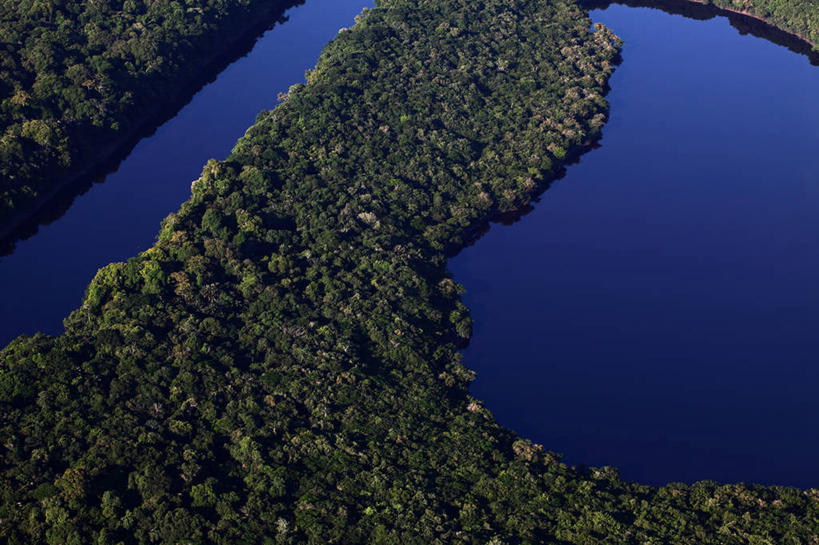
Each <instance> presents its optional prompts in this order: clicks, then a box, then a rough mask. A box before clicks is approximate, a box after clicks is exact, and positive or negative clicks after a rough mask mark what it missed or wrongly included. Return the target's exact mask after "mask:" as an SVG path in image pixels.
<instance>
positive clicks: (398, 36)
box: [0, 0, 819, 545]
mask: <svg viewBox="0 0 819 545" xmlns="http://www.w3.org/2000/svg"><path fill="white" fill-rule="evenodd" d="M127 3H128V2H126V4H127ZM619 48H620V41H619V39H618V38H617V37H616V36H615V35H614V34H612V33H611V32H610V31H609V30H608V29H606V28H604V27H602V26H599V25H598V26H596V27H595V28H594V29H592V28H591V22H590V20H589V17H588V14H587V13H586V12H585V11H584V10H583V9H581V8H580V7H579V6H578V5H577V4H576V3H574V2H573V1H570V0H481V1H475V0H379V1H378V2H377V7H376V8H375V9H373V10H369V11H367V12H365V13H364V14H362V16H361V17H359V22H358V23H357V24H356V25H355V26H354V27H352V28H351V29H349V30H345V31H342V32H341V33H340V34H339V36H338V37H337V38H336V39H335V40H334V41H333V42H331V43H330V44H329V45H328V46H327V48H326V49H325V51H324V52H323V54H322V56H321V58H320V59H319V61H318V64H317V66H316V68H315V69H314V70H312V71H310V72H308V74H307V82H306V83H305V84H299V85H295V86H293V87H292V88H291V90H290V92H289V93H288V94H287V96H286V97H283V102H282V104H280V105H279V106H278V107H277V108H276V109H274V110H272V111H267V112H263V113H262V114H260V115H259V117H258V119H257V123H256V124H255V125H254V126H253V127H252V128H251V129H249V130H248V132H247V134H246V135H245V136H244V137H243V138H242V139H241V140H240V141H239V142H238V144H237V145H236V147H235V148H234V150H233V153H232V154H231V155H230V157H228V158H227V159H226V160H224V161H211V162H209V163H208V164H207V165H206V166H205V167H204V170H203V172H202V175H201V177H200V178H199V179H197V180H196V181H195V182H194V183H193V185H192V188H191V189H192V195H191V198H190V200H189V201H188V202H186V203H184V204H183V205H182V207H181V209H180V210H179V212H178V213H175V214H172V215H171V216H169V217H168V218H167V219H166V220H165V221H164V222H163V224H162V226H161V230H160V232H159V234H158V238H157V242H156V244H155V246H154V247H153V248H151V249H150V250H148V251H146V252H144V253H142V254H140V255H139V256H137V257H134V258H132V259H130V260H129V261H128V262H126V263H115V264H112V265H109V266H107V267H105V268H103V269H101V270H100V271H99V273H98V274H97V276H96V277H95V278H94V280H93V281H92V283H91V284H90V286H89V288H88V290H87V293H86V296H85V299H84V302H83V304H82V306H81V307H80V308H79V309H77V310H76V311H75V312H73V313H72V314H71V316H69V317H68V318H67V319H66V320H65V327H66V331H65V333H64V334H63V335H61V336H59V337H49V336H44V335H36V336H33V337H23V338H20V339H18V340H16V341H14V342H13V343H11V344H10V345H9V346H8V347H7V348H5V349H4V350H3V351H2V352H0V439H2V443H1V445H0V456H1V457H2V458H1V459H2V462H0V497H2V500H0V539H1V540H2V542H4V543H9V544H15V545H16V544H30V543H48V544H52V545H57V544H60V545H79V544H89V543H94V544H100V545H105V544H111V545H113V544H124V545H125V544H127V545H130V544H148V543H164V544H169V545H170V544H210V543H214V544H217V543H221V544H239V543H247V544H251V543H253V544H259V543H266V544H271V545H272V544H294V543H313V544H326V543H365V542H366V543H383V544H387V543H389V544H412V543H415V544H419V545H420V544H424V545H427V544H435V543H439V544H450V543H475V544H495V545H499V544H508V545H512V544H526V543H562V544H570V543H571V544H584V545H588V544H603V543H605V544H613V543H634V544H637V543H639V544H651V543H653V544H658V545H659V544H669V543H673V544H686V543H689V544H694V543H696V544H707V543H713V544H717V543H719V544H734V543H735V544H740V543H741V544H749V543H750V544H756V545H763V544H793V545H797V544H801V545H807V544H815V543H817V541H819V490H808V491H802V490H797V489H794V488H785V487H762V486H755V485H744V484H737V485H718V484H716V483H713V482H701V483H697V484H694V485H690V486H689V485H683V484H671V485H668V486H664V487H661V488H654V487H647V486H640V485H636V484H631V483H627V482H624V481H622V480H621V479H620V478H619V477H618V475H617V472H616V470H615V469H613V468H599V469H595V468H584V467H571V466H568V465H565V464H563V463H562V462H561V461H560V458H559V456H557V455H555V454H553V453H551V452H549V451H546V450H544V449H543V448H542V447H541V446H539V445H534V444H532V443H531V442H529V441H527V440H525V439H521V438H519V437H516V436H515V435H514V434H512V433H511V432H509V431H507V430H505V429H503V428H502V427H500V426H498V424H497V423H495V421H494V420H493V418H492V416H491V414H490V413H489V412H488V411H487V410H486V409H485V408H484V407H483V406H482V404H481V402H480V401H479V400H476V399H473V398H472V397H471V396H470V395H469V392H468V386H469V383H470V381H471V379H472V378H473V373H472V372H471V371H470V370H469V369H468V368H466V367H465V366H464V365H463V363H462V361H461V355H460V354H459V352H458V346H459V345H460V344H461V343H462V341H463V339H465V338H467V337H468V336H469V335H470V332H471V321H470V316H469V312H468V310H467V309H466V307H465V306H464V305H463V304H462V303H461V302H460V294H461V292H462V288H461V287H460V286H459V285H458V284H456V283H455V282H454V281H453V280H452V279H451V278H450V276H449V274H448V272H447V268H446V259H447V255H448V253H449V252H451V251H452V250H453V249H456V248H458V247H459V246H460V245H462V244H463V243H464V242H466V241H467V240H468V239H469V238H470V237H471V236H472V235H473V234H474V232H475V230H476V229H477V228H478V227H479V226H480V225H481V224H482V223H483V222H485V221H486V220H487V219H490V218H492V217H496V216H498V215H499V214H501V213H503V212H508V211H511V210H515V209H518V208H520V207H522V206H524V205H525V204H526V203H527V202H528V201H529V199H530V198H531V197H532V196H534V195H535V194H537V193H538V192H539V191H541V190H542V189H543V188H544V187H545V185H546V184H547V183H548V182H549V181H550V180H553V179H554V178H555V177H557V176H558V175H559V174H560V173H561V170H562V167H563V164H564V163H565V162H566V161H567V160H569V159H570V158H571V157H573V156H574V155H575V154H577V153H579V152H581V151H582V150H584V149H586V148H587V147H588V146H589V145H590V144H591V143H592V142H593V141H594V140H595V139H596V138H597V137H598V136H599V135H600V131H601V128H602V126H603V124H604V122H605V120H606V115H607V103H606V101H605V99H604V94H605V92H606V86H607V81H608V78H609V76H610V75H611V73H612V71H613V69H614V65H615V63H616V62H617V60H618V56H619ZM567 410H570V408H567ZM542 417H543V418H560V417H561V415H560V414H544V415H542Z"/></svg>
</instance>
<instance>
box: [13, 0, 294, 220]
mask: <svg viewBox="0 0 819 545" xmlns="http://www.w3.org/2000/svg"><path fill="white" fill-rule="evenodd" d="M294 3H298V2H296V1H294V0H234V1H229V2H226V1H224V0H186V1H180V0H151V1H148V0H96V1H93V2H80V1H76V0H0V229H2V228H3V227H7V226H8V224H9V222H10V221H11V220H12V218H13V217H14V216H15V215H17V213H18V212H21V211H25V210H26V209H27V208H30V207H31V205H32V203H33V202H35V201H36V200H37V198H38V197H39V196H42V195H45V194H47V193H48V192H49V191H50V190H52V189H54V188H55V186H57V185H58V184H59V182H61V181H62V180H64V179H66V178H67V177H68V176H70V175H71V174H72V173H73V174H76V173H77V172H80V171H82V170H83V169H86V168H88V167H89V166H90V165H91V164H93V163H94V162H95V161H99V160H101V159H103V157H100V150H101V149H105V148H111V147H112V146H111V145H110V144H111V143H112V142H119V141H120V140H122V139H123V137H124V136H125V135H129V134H130V133H132V132H134V131H135V130H136V129H137V128H140V127H141V126H142V124H143V123H145V121H146V119H150V120H152V119H153V118H154V117H156V116H157V115H158V113H159V112H160V111H161V110H162V109H163V108H167V107H169V106H170V102H172V101H176V100H179V99H180V98H181V93H180V88H184V87H185V86H187V85H190V84H191V82H192V81H193V80H196V79H198V78H199V77H200V76H199V74H200V72H201V71H202V70H203V68H204V65H206V64H208V63H209V62H211V61H212V60H213V58H214V56H216V55H218V54H220V53H223V51H222V49H224V44H225V43H230V42H231V41H233V40H235V39H236V38H237V37H238V36H241V35H243V33H245V32H247V31H248V28H251V27H253V28H255V27H257V26H258V25H259V20H260V19H263V20H264V21H273V20H274V19H275V18H276V17H277V16H278V15H279V14H280V13H281V11H282V10H283V9H284V8H286V7H289V6H291V5H293V4H294ZM112 151H113V149H109V153H110V152H112Z"/></svg>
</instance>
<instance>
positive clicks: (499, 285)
mask: <svg viewBox="0 0 819 545" xmlns="http://www.w3.org/2000/svg"><path fill="white" fill-rule="evenodd" d="M592 18H593V20H594V21H597V22H602V23H604V24H606V25H607V26H608V27H609V28H611V29H612V30H614V31H615V32H616V33H617V34H618V35H620V36H621V37H622V38H623V39H625V40H626V45H625V48H624V51H623V63H622V65H621V66H620V67H619V68H618V70H617V72H616V73H615V75H614V77H613V79H612V81H611V87H612V92H611V93H610V95H609V100H610V102H611V120H610V122H609V123H608V124H607V126H606V127H605V128H604V137H603V140H602V142H601V147H600V148H599V149H597V150H594V151H591V152H589V153H588V154H587V155H584V156H583V157H582V158H581V161H580V164H578V165H574V166H571V167H569V168H568V172H567V175H566V177H565V178H564V179H562V180H560V181H559V182H557V183H555V184H554V185H553V187H552V188H551V189H549V190H548V191H546V193H544V195H543V196H542V199H541V202H539V203H538V204H536V205H535V209H534V211H533V212H532V213H530V214H529V215H527V216H524V217H523V218H522V219H521V221H519V222H517V223H515V224H514V225H512V226H500V225H496V226H493V227H492V229H491V230H490V231H489V232H488V233H487V234H486V235H485V236H484V237H483V238H481V239H480V240H478V241H477V243H476V244H475V245H474V246H472V247H469V248H466V249H465V250H464V251H462V252H461V254H460V255H458V256H457V257H456V258H454V259H453V260H452V261H451V262H450V267H451V270H452V271H453V273H454V275H455V279H456V280H457V281H459V282H460V283H462V284H463V285H464V286H465V287H466V289H467V290H468V293H467V294H466V296H465V303H466V304H467V305H468V306H469V307H470V308H471V310H472V312H473V318H474V320H475V328H474V337H473V340H472V343H471V345H470V347H469V348H468V349H467V350H466V352H465V363H466V364H467V365H468V366H469V367H471V368H473V369H475V370H476V371H477V374H478V378H477V380H476V381H475V383H474V384H473V388H472V391H473V394H474V395H475V396H476V397H478V398H479V399H482V400H484V401H485V402H486V405H487V407H488V408H489V409H490V410H492V411H493V413H494V414H495V416H496V418H497V420H498V421H499V422H500V423H501V424H503V425H505V426H507V427H510V428H512V429H513V430H515V431H516V432H518V433H520V434H522V435H523V436H525V437H528V438H530V439H532V440H533V441H535V442H537V443H542V444H543V445H545V447H546V448H548V449H551V450H555V451H557V452H561V453H563V454H564V456H565V458H564V459H565V461H567V462H568V463H571V464H581V463H582V464H587V465H613V466H615V467H618V468H619V469H620V470H621V475H622V476H623V477H625V478H627V479H630V480H637V481H640V482H643V483H647V484H660V483H666V482H669V481H686V482H690V481H694V480H702V479H713V480H717V481H724V482H736V481H748V482H757V483H765V484H783V485H796V486H802V487H815V486H819V457H817V456H816V452H817V451H819V431H817V428H816V425H815V418H816V415H817V414H819V395H817V392H819V365H818V364H819V335H817V331H819V283H818V282H817V278H819V251H817V250H819V154H817V150H819V68H817V67H815V66H811V64H810V62H809V59H808V58H807V57H806V56H804V55H798V54H795V53H793V52H791V51H789V50H788V49H786V48H784V47H781V46H778V45H774V44H773V43H771V42H769V41H766V40H763V39H760V38H757V37H753V36H747V35H746V36H742V35H740V34H739V33H738V32H737V30H736V29H735V28H732V26H731V25H730V24H729V21H728V20H727V19H725V18H724V17H718V18H714V19H711V20H707V21H695V20H692V19H687V18H685V17H682V16H680V15H670V14H668V13H664V12H662V11H659V10H655V9H647V8H630V7H625V6H622V5H613V6H611V7H609V8H608V9H605V10H595V11H593V12H592Z"/></svg>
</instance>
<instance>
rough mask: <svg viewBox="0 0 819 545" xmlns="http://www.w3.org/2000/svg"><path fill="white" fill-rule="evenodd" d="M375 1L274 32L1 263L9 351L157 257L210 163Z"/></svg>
mask: <svg viewBox="0 0 819 545" xmlns="http://www.w3.org/2000/svg"><path fill="white" fill-rule="evenodd" d="M371 4H372V2H371V1H370V0H309V1H308V2H307V3H306V4H305V5H303V6H300V7H297V8H293V9H291V10H290V11H288V12H287V15H288V16H289V17H290V20H289V21H288V22H287V23H284V24H283V25H281V26H277V27H276V28H274V29H273V30H271V31H269V32H267V33H266V34H265V36H264V37H263V38H261V39H260V40H259V41H258V42H257V43H256V45H255V47H254V48H253V51H252V52H251V53H250V54H249V55H247V56H246V57H244V58H242V59H240V60H239V61H237V62H235V63H233V64H231V65H230V66H229V67H228V68H227V69H226V70H225V71H223V72H222V73H221V74H220V75H219V77H218V78H217V79H216V80H215V81H214V82H213V83H211V84H209V85H208V86H206V87H204V88H203V89H202V90H201V91H200V92H199V93H198V94H197V95H196V96H195V97H194V99H193V100H192V101H191V103H190V104H188V105H187V106H186V107H185V108H184V109H182V110H181V111H180V112H179V114H178V115H177V116H176V117H175V118H174V119H172V120H170V121H169V122H167V123H166V124H165V125H163V126H162V127H160V128H159V129H158V130H157V132H156V134H154V135H153V136H152V137H150V138H147V139H144V140H142V141H141V142H140V143H139V144H138V145H137V146H136V147H135V148H134V150H133V152H132V153H131V154H130V156H129V157H128V158H127V159H126V160H125V161H123V162H122V164H120V166H119V169H118V171H117V172H116V173H114V174H111V175H109V176H108V177H107V178H106V180H105V183H104V184H101V185H96V186H94V187H93V188H92V189H91V190H90V191H88V192H87V193H86V194H85V195H83V196H81V197H79V198H77V199H76V200H75V202H74V204H73V205H72V206H71V208H70V209H69V210H68V212H67V213H66V214H65V215H64V216H63V217H62V218H60V219H59V220H57V221H55V222H54V223H52V224H51V225H48V226H44V227H40V230H39V232H38V233H37V235H35V236H34V237H32V238H30V239H28V240H26V241H23V242H18V244H17V247H16V249H15V251H14V253H13V254H11V255H9V256H5V257H0V346H5V344H7V343H8V342H9V341H10V340H11V339H13V338H15V337H17V336H18V335H20V334H24V333H25V334H32V333H35V332H37V331H42V332H44V333H49V334H58V333H60V332H61V331H62V320H63V318H64V317H65V316H67V315H68V314H69V313H70V312H71V311H72V310H73V309H75V308H76V307H77V306H79V304H80V302H81V301H82V296H83V293H84V292H85V288H86V286H87V285H88V282H89V281H90V280H91V278H93V276H94V274H95V273H96V271H97V270H98V269H99V268H100V267H102V266H104V265H107V264H108V263H111V262H113V261H123V260H126V259H128V258H129V257H132V256H134V255H136V254H137V253H139V252H140V251H143V250H146V249H148V248H149V247H150V246H151V245H152V244H153V242H154V239H155V235H156V233H157V232H158V230H159V222H160V221H161V220H162V218H164V217H165V216H167V215H168V214H169V213H171V212H173V211H175V210H177V209H178V208H179V205H180V204H181V203H182V202H183V201H185V200H187V199H188V197H189V196H190V184H191V182H192V181H193V180H194V179H196V178H198V177H199V174H200V173H201V171H202V166H203V165H204V164H205V162H206V161H207V160H208V159H210V158H217V159H220V158H224V157H226V156H227V155H228V153H229V152H230V149H231V148H232V147H233V145H234V144H235V143H236V140H237V139H238V138H239V137H240V136H242V134H244V131H245V130H246V129H247V128H248V127H249V126H250V125H252V124H253V120H254V119H255V117H256V115H257V114H258V113H259V112H260V111H261V110H263V109H269V108H272V107H273V106H275V105H276V96H277V95H278V93H279V92H280V91H286V90H287V89H288V88H289V87H290V85H292V84H294V83H298V82H301V81H303V80H304V72H305V70H307V69H308V68H311V67H313V66H314V65H315V63H316V60H317V59H318V56H319V53H320V52H321V50H322V48H323V47H324V45H325V44H326V43H327V42H328V41H329V40H330V39H331V38H333V36H335V35H336V34H337V33H338V30H339V28H341V27H348V26H350V25H351V24H352V23H353V17H355V15H357V14H358V13H360V12H361V10H362V8H364V7H370V6H371Z"/></svg>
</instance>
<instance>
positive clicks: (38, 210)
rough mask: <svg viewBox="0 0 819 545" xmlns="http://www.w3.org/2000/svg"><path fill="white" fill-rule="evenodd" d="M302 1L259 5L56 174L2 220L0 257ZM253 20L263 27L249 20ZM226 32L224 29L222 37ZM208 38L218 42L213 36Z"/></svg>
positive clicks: (54, 215) (172, 114) (60, 210)
mask: <svg viewBox="0 0 819 545" xmlns="http://www.w3.org/2000/svg"><path fill="white" fill-rule="evenodd" d="M303 3H304V0H295V1H285V2H279V3H276V4H268V5H264V6H261V7H260V8H259V10H258V11H257V12H256V13H254V14H253V15H252V16H251V17H248V21H250V22H251V23H252V24H251V25H249V26H247V28H246V29H245V30H244V31H242V32H240V33H239V34H238V36H237V37H236V38H234V39H227V40H224V47H223V48H221V49H220V50H219V51H216V52H214V53H213V54H211V55H209V56H208V57H205V58H202V59H200V60H199V61H198V62H197V63H196V64H197V67H196V68H195V69H193V71H192V72H193V74H194V77H193V78H192V79H190V80H189V81H186V82H182V84H181V85H179V87H178V91H177V92H176V93H174V94H173V95H172V96H171V97H170V99H169V100H168V101H167V102H165V103H164V104H157V105H156V106H155V107H154V108H152V110H151V111H149V112H147V115H145V116H144V120H143V121H141V122H137V123H136V124H135V125H134V126H133V127H132V128H131V129H129V130H127V131H126V132H124V133H122V134H120V135H118V136H117V137H116V138H114V139H112V140H110V141H108V142H106V143H104V144H102V145H101V146H98V147H97V148H96V151H95V152H94V153H93V154H92V157H91V159H90V161H88V162H86V163H87V164H86V165H85V166H83V167H81V168H78V169H75V170H72V171H70V172H67V173H65V174H64V175H62V176H60V177H59V178H58V179H57V180H56V182H55V183H54V185H53V186H52V187H51V188H49V189H48V190H47V191H46V192H44V193H42V194H40V195H38V196H37V198H36V199H34V201H32V202H31V203H29V204H28V205H27V206H26V207H25V208H23V209H22V210H19V211H17V212H16V213H15V214H13V215H12V216H11V217H9V218H8V220H7V221H4V222H2V223H0V258H2V256H5V255H8V254H10V253H12V252H13V251H14V248H15V246H16V244H17V242H19V241H21V240H26V239H27V238H30V237H31V236H34V235H36V233H37V231H38V230H39V228H40V226H42V225H48V224H50V223H51V222H52V221H56V220H57V219H59V218H60V217H61V216H62V215H63V214H64V213H65V212H66V210H67V209H68V208H69V207H70V206H71V204H72V203H73V202H74V199H75V198H77V197H79V196H80V195H83V194H84V193H85V192H86V191H87V190H88V189H90V188H91V187H92V186H93V185H94V184H96V183H101V182H102V181H104V179H105V178H106V177H107V176H108V175H109V174H112V173H113V172H115V171H116V170H117V168H118V167H119V165H120V164H121V163H122V161H124V160H125V159H126V158H127V157H128V156H129V155H130V153H131V151H133V149H134V147H135V146H136V145H137V144H138V143H139V142H140V141H141V140H142V139H143V138H147V137H150V136H151V135H153V134H154V133H155V132H156V130H157V129H159V128H160V127H161V126H162V125H163V124H165V123H166V122H168V121H170V120H171V119H173V118H174V117H175V116H176V115H177V114H178V113H179V112H180V110H182V109H183V108H184V107H185V106H187V105H188V104H189V103H190V102H191V100H193V98H194V97H195V96H196V95H197V94H198V93H199V91H201V90H202V89H203V88H204V87H205V86H207V85H208V84H210V83H212V82H213V81H214V80H215V79H216V78H217V77H218V76H219V74H221V73H222V72H223V71H224V70H225V69H226V68H227V67H228V66H230V65H231V64H233V63H234V62H235V61H236V60H238V59H239V58H241V57H243V56H245V55H247V54H248V53H249V52H250V51H251V50H252V49H253V47H254V46H255V45H256V42H257V41H258V39H259V38H261V37H262V36H263V35H264V34H265V33H266V32H267V31H269V30H271V29H272V28H274V27H275V26H276V24H278V23H280V22H282V18H283V17H284V16H285V13H286V12H287V11H288V10H289V9H290V8H292V7H295V6H298V5H301V4H303ZM258 19H262V20H263V21H265V22H264V23H259V22H254V21H256V20H258ZM225 32H227V33H228V34H229V33H230V29H225V30H223V31H222V34H224V33H225ZM213 39H220V36H216V37H214V38H213Z"/></svg>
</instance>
